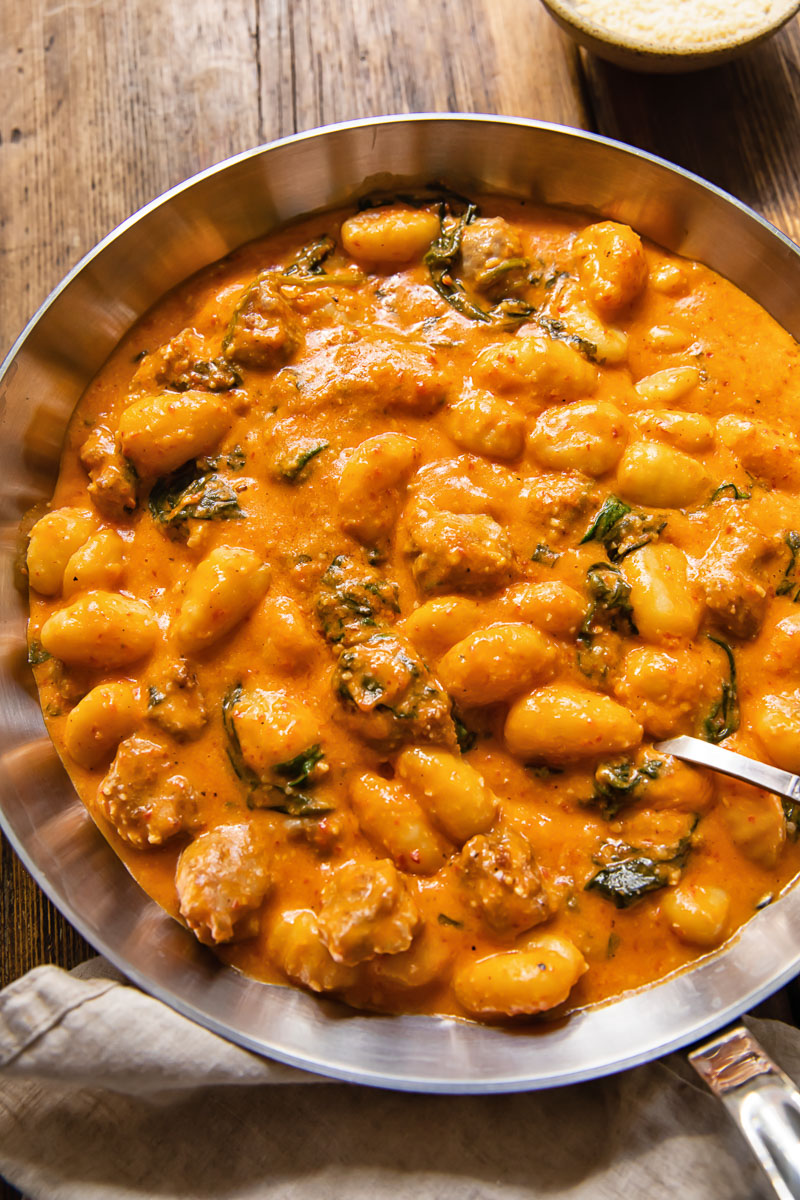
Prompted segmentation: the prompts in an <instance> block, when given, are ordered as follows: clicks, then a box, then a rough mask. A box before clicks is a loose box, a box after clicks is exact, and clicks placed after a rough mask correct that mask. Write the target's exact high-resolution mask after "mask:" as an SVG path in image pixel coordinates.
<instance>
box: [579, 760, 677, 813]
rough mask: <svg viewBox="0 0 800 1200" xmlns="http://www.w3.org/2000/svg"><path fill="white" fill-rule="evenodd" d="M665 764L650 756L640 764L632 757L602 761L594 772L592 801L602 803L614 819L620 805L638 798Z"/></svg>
mask: <svg viewBox="0 0 800 1200" xmlns="http://www.w3.org/2000/svg"><path fill="white" fill-rule="evenodd" d="M665 765H666V764H665V762H664V760H663V759H661V758H649V759H647V760H646V762H644V763H642V765H641V766H640V767H637V766H636V764H635V763H634V762H633V760H632V759H630V758H617V759H609V760H608V761H607V762H602V763H600V764H599V766H598V767H597V770H596V771H595V773H594V793H593V795H592V800H591V803H597V804H599V805H600V807H601V811H602V814H603V816H604V817H605V818H606V820H611V819H612V818H613V817H615V816H616V815H617V813H618V812H619V810H620V809H621V808H624V807H625V806H626V805H628V804H631V803H633V801H634V800H638V799H639V796H640V795H641V792H642V791H643V789H644V788H646V787H647V784H648V783H650V782H651V781H652V780H653V779H658V777H659V776H660V774H661V772H662V771H663V769H664V767H665Z"/></svg>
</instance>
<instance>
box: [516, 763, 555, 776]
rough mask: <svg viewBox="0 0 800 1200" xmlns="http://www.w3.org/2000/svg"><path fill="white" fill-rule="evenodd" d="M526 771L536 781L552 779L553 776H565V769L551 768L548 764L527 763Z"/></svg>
mask: <svg viewBox="0 0 800 1200" xmlns="http://www.w3.org/2000/svg"><path fill="white" fill-rule="evenodd" d="M525 770H526V771H527V772H528V773H529V774H530V775H533V777H534V779H550V778H551V777H552V776H553V775H563V774H564V768H563V767H551V766H549V765H548V764H547V763H527V764H526V766H525Z"/></svg>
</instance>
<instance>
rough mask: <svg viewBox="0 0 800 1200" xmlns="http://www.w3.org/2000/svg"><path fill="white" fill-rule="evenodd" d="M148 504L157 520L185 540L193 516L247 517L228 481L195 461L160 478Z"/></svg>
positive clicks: (199, 518) (213, 518)
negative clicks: (199, 467) (204, 469)
mask: <svg viewBox="0 0 800 1200" xmlns="http://www.w3.org/2000/svg"><path fill="white" fill-rule="evenodd" d="M148 504H149V508H150V513H151V515H152V517H153V520H154V521H156V522H157V523H158V524H159V525H163V526H165V528H166V530H167V532H168V533H169V534H170V536H172V537H177V538H178V539H181V540H184V539H185V538H186V536H187V529H186V522H187V521H188V520H189V519H192V520H196V521H231V520H237V519H239V518H240V517H243V516H244V513H243V512H242V510H241V508H240V507H239V499H238V497H237V495H236V492H235V491H234V490H233V488H232V487H231V485H230V484H229V483H228V482H227V480H225V479H223V478H222V476H221V475H217V474H215V473H214V472H213V471H212V472H203V471H199V470H198V468H197V467H196V466H195V464H194V463H187V464H186V466H185V467H181V469H180V470H179V471H176V472H175V473H174V474H173V475H166V476H164V477H163V478H161V479H157V480H156V482H155V483H154V485H153V488H152V490H151V492H150V498H149V501H148Z"/></svg>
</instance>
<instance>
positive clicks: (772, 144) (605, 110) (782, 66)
mask: <svg viewBox="0 0 800 1200" xmlns="http://www.w3.org/2000/svg"><path fill="white" fill-rule="evenodd" d="M582 61H583V64H584V69H585V71H586V77H587V95H589V96H590V97H591V104H592V106H593V114H592V119H593V122H594V123H595V124H596V127H597V128H598V130H599V132H601V133H605V134H608V136H610V137H614V138H619V139H620V140H621V141H623V142H630V143H632V144H633V145H634V146H639V147H640V148H641V149H643V150H649V151H652V152H653V153H654V154H660V155H661V156H662V157H663V158H667V159H669V160H670V161H672V162H675V163H678V164H679V165H680V166H682V167H687V168H688V169H689V170H690V171H695V172H696V173H697V174H698V175H702V176H703V177H704V178H706V179H710V180H711V182H712V183H716V184H718V185H719V186H720V187H722V188H724V189H725V190H726V191H728V192H731V193H732V194H733V195H734V196H737V197H738V198H739V199H740V200H744V202H745V203H746V204H749V205H751V207H753V208H754V209H756V211H757V212H760V213H761V214H762V215H763V216H765V217H767V219H768V220H770V221H772V222H773V223H774V224H775V225H777V226H778V228H779V229H782V230H783V231H784V233H788V234H789V236H790V237H792V238H793V239H794V240H795V241H800V20H798V19H795V20H793V21H792V22H791V23H790V24H789V25H788V26H787V27H786V28H785V29H783V30H782V31H781V32H780V33H779V34H778V35H777V36H776V37H774V38H773V39H772V40H771V41H769V42H766V43H764V44H763V45H761V46H757V47H756V48H755V49H754V50H752V51H751V52H750V53H749V54H747V55H745V56H744V57H743V58H740V59H738V60H736V61H735V62H732V63H728V64H726V65H724V66H721V67H716V68H714V69H713V70H709V71H698V72H696V73H694V74H690V75H638V74H634V73H633V72H630V71H623V70H621V69H620V68H619V67H613V66H611V65H610V64H608V63H603V62H600V61H599V60H598V59H594V58H592V57H591V56H590V55H584V56H582Z"/></svg>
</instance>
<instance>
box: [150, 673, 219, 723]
mask: <svg viewBox="0 0 800 1200" xmlns="http://www.w3.org/2000/svg"><path fill="white" fill-rule="evenodd" d="M147 715H148V717H149V718H150V720H151V721H153V722H154V723H155V724H156V725H158V726H160V727H161V729H163V730H164V732H165V733H170V734H172V736H173V737H176V738H178V740H179V741H187V742H188V741H192V740H193V739H194V738H196V737H199V736H200V734H201V733H202V732H203V730H204V729H205V727H206V725H207V723H208V710H207V709H206V705H205V700H204V699H203V693H202V691H201V690H200V688H199V687H198V686H197V676H196V675H195V674H194V672H192V671H190V670H189V667H188V665H187V663H186V661H185V660H184V659H179V660H178V662H175V663H172V664H171V665H170V666H169V667H168V668H167V669H166V671H165V672H164V674H163V675H162V676H160V677H159V679H158V680H157V681H156V682H155V683H153V684H151V685H150V687H149V688H148V706H147Z"/></svg>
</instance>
